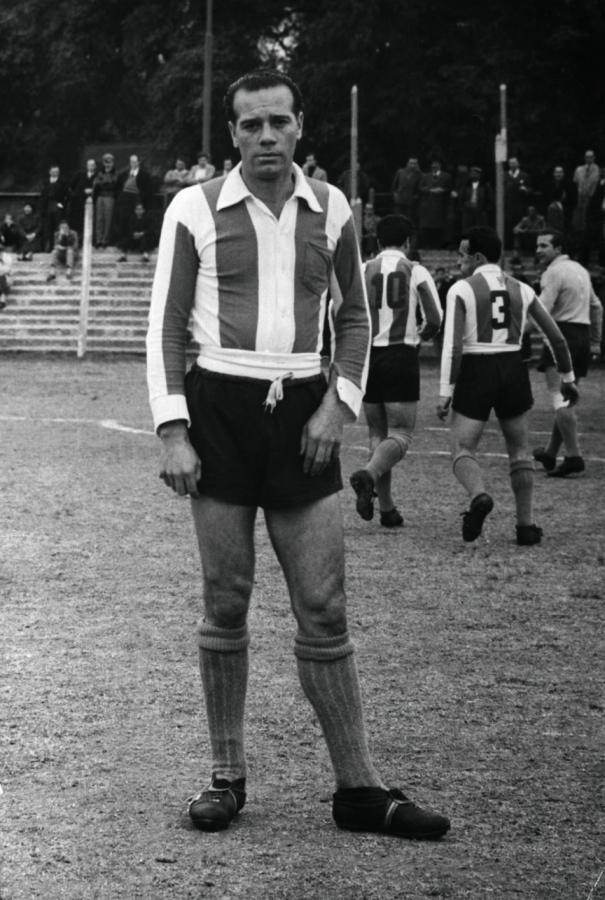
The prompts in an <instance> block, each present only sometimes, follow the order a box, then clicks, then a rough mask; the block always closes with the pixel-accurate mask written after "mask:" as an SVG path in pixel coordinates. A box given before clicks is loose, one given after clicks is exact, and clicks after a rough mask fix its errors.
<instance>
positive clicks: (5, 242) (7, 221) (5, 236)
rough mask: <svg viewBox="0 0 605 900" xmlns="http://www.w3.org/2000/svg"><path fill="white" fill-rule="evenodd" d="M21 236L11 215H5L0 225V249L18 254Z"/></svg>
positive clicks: (21, 240)
mask: <svg viewBox="0 0 605 900" xmlns="http://www.w3.org/2000/svg"><path fill="white" fill-rule="evenodd" d="M22 243H23V235H22V233H21V231H20V229H19V227H18V226H17V224H16V222H15V220H14V219H13V214H12V213H6V214H5V216H4V219H3V220H2V225H0V249H1V250H7V251H9V252H10V253H20V252H21V245H22Z"/></svg>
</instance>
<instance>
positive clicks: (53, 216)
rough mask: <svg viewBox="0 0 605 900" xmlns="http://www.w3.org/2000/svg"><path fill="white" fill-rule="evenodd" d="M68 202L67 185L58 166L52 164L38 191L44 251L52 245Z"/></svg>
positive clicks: (50, 248)
mask: <svg viewBox="0 0 605 900" xmlns="http://www.w3.org/2000/svg"><path fill="white" fill-rule="evenodd" d="M68 202H69V185H68V184H67V182H66V181H65V180H64V179H63V177H62V176H61V169H60V167H59V166H56V165H52V166H51V167H50V169H49V170H48V178H47V180H46V181H45V182H44V184H43V185H42V190H41V191H40V217H41V220H42V250H43V251H44V252H45V253H48V252H50V250H52V248H53V246H54V240H55V234H56V233H57V230H58V228H59V220H60V219H61V218H63V217H64V216H65V214H66V210H67V204H68Z"/></svg>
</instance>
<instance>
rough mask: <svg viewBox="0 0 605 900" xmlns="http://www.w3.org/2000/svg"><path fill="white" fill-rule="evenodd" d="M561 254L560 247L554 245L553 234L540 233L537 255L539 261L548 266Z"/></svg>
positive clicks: (537, 242)
mask: <svg viewBox="0 0 605 900" xmlns="http://www.w3.org/2000/svg"><path fill="white" fill-rule="evenodd" d="M558 255H559V248H558V247H557V248H555V247H553V243H552V234H540V235H538V240H537V241H536V257H537V259H538V262H539V263H541V264H542V265H544V266H547V265H548V264H549V263H550V262H552V260H553V259H554V258H555V257H556V256H558Z"/></svg>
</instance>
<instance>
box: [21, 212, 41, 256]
mask: <svg viewBox="0 0 605 900" xmlns="http://www.w3.org/2000/svg"><path fill="white" fill-rule="evenodd" d="M17 224H18V225H19V231H20V232H21V235H22V238H23V242H22V244H21V257H20V258H21V259H22V260H31V259H33V258H34V253H37V252H38V251H39V249H40V216H39V215H38V214H37V213H35V212H34V208H33V206H32V205H31V203H24V204H23V212H22V213H21V215H20V216H19V220H18V223H17Z"/></svg>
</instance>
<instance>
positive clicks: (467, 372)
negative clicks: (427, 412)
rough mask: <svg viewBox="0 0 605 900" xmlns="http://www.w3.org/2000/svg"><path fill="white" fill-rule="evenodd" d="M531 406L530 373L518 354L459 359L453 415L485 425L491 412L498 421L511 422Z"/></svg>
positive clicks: (478, 355) (473, 356) (468, 356)
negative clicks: (509, 420) (505, 420)
mask: <svg viewBox="0 0 605 900" xmlns="http://www.w3.org/2000/svg"><path fill="white" fill-rule="evenodd" d="M533 403H534V399H533V396H532V392H531V384H530V381H529V370H528V368H527V365H526V364H525V363H524V362H523V359H522V358H521V353H520V352H517V351H515V352H510V353H495V354H493V355H492V354H487V353H481V354H475V353H467V354H465V355H464V356H463V357H462V364H461V366H460V374H459V375H458V378H457V380H456V386H455V388H454V396H453V398H452V409H454V410H455V411H456V412H459V413H461V414H462V415H463V416H467V417H468V418H469V419H478V420H479V421H481V422H487V420H488V419H489V415H490V412H491V411H492V409H493V410H494V412H495V413H496V416H497V417H498V419H514V418H516V417H517V416H520V415H521V414H522V413H524V412H527V411H528V410H529V409H531V408H532V406H533Z"/></svg>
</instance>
